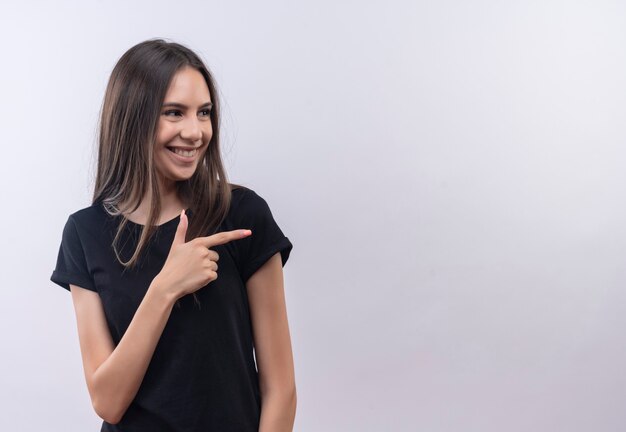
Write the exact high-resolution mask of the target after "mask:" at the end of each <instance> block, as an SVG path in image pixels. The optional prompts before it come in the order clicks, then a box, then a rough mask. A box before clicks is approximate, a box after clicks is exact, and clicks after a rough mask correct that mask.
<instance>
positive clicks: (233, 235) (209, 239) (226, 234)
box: [196, 229, 252, 248]
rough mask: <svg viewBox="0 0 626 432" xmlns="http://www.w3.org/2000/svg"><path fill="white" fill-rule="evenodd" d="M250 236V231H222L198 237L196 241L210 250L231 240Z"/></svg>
mask: <svg viewBox="0 0 626 432" xmlns="http://www.w3.org/2000/svg"><path fill="white" fill-rule="evenodd" d="M251 234H252V231H250V230H247V229H238V230H232V231H222V232H218V233H215V234H213V235H210V236H206V237H198V238H197V239H196V241H198V242H200V243H201V244H202V245H203V246H205V247H207V248H210V247H212V246H217V245H222V244H225V243H228V242H231V241H233V240H239V239H242V238H246V237H249V236H250V235H251Z"/></svg>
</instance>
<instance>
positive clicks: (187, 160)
mask: <svg viewBox="0 0 626 432" xmlns="http://www.w3.org/2000/svg"><path fill="white" fill-rule="evenodd" d="M169 148H176V149H181V150H187V151H191V150H196V154H195V155H194V156H189V157H187V156H181V155H179V154H176V153H175V152H173V151H171V150H169V149H166V150H165V151H167V152H168V153H169V154H170V155H171V156H172V158H174V160H176V161H179V162H183V163H192V162H193V161H194V160H196V157H198V154H199V153H200V149H199V148H197V147H191V148H188V147H169Z"/></svg>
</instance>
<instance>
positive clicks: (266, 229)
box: [235, 189, 293, 283]
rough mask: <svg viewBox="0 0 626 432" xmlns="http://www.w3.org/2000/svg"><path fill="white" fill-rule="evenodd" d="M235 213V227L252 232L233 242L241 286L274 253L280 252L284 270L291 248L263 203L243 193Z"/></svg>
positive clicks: (259, 199)
mask: <svg viewBox="0 0 626 432" xmlns="http://www.w3.org/2000/svg"><path fill="white" fill-rule="evenodd" d="M236 212H237V214H236V220H237V222H238V223H237V226H236V227H235V228H236V229H250V230H252V234H251V235H250V236H248V237H246V238H244V239H240V240H238V241H237V242H236V244H237V250H238V266H239V270H240V273H241V278H242V280H243V281H244V283H245V282H247V281H248V279H249V278H250V277H251V276H252V275H253V274H254V273H255V272H256V271H257V270H258V269H259V268H261V267H262V266H263V264H265V262H266V261H267V260H269V259H270V258H271V257H272V256H274V254H276V253H277V252H280V255H281V260H282V265H283V267H284V266H285V264H286V263H287V259H288V258H289V254H290V253H291V250H292V249H293V245H292V243H291V241H290V240H289V239H288V238H287V237H286V236H285V235H284V234H283V232H282V230H281V229H280V227H279V226H278V224H277V223H276V221H275V220H274V216H273V214H272V212H271V210H270V208H269V205H268V204H267V202H266V201H265V199H263V198H262V197H261V196H259V195H258V194H257V193H256V192H254V191H253V190H251V189H246V191H245V192H244V196H243V197H242V198H241V200H240V201H239V202H238V204H237V208H236Z"/></svg>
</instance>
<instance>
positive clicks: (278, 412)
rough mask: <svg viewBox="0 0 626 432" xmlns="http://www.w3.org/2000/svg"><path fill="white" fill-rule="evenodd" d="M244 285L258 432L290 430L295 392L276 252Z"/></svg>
mask: <svg viewBox="0 0 626 432" xmlns="http://www.w3.org/2000/svg"><path fill="white" fill-rule="evenodd" d="M246 288H247V292H248V299H249V303H250V315H251V319H252V327H253V333H254V349H255V353H256V360H257V364H258V369H259V386H260V391H261V420H260V425H259V432H291V431H292V430H293V425H294V421H295V416H296V406H297V395H296V382H295V372H294V363H293V354H292V349H291V338H290V335H289V323H288V320H287V307H286V302H285V290H284V281H283V269H282V264H281V257H280V253H276V254H275V255H274V256H273V257H272V258H270V259H269V260H268V261H267V262H266V263H265V264H264V265H263V266H262V267H261V268H260V269H259V270H257V271H256V273H254V275H252V276H251V277H250V279H249V280H248V282H247V284H246Z"/></svg>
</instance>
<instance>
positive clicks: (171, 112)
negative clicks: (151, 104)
mask: <svg viewBox="0 0 626 432" xmlns="http://www.w3.org/2000/svg"><path fill="white" fill-rule="evenodd" d="M170 114H180V111H179V110H168V111H165V112H164V113H163V115H165V116H169V115H170Z"/></svg>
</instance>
